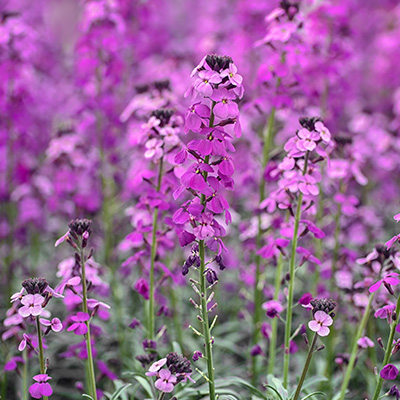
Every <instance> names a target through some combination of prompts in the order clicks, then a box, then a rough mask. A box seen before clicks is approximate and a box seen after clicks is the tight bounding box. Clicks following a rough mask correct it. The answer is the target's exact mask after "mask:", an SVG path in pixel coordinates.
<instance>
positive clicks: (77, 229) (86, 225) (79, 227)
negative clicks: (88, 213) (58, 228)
mask: <svg viewBox="0 0 400 400" xmlns="http://www.w3.org/2000/svg"><path fill="white" fill-rule="evenodd" d="M68 226H69V230H70V233H71V234H72V235H73V234H75V235H76V236H82V235H83V234H84V233H85V232H87V235H90V234H91V233H92V221H91V220H90V219H79V218H78V219H75V220H73V221H71V222H70V223H69V224H68ZM88 237H89V236H87V238H88Z"/></svg>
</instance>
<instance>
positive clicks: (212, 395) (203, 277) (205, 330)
mask: <svg viewBox="0 0 400 400" xmlns="http://www.w3.org/2000/svg"><path fill="white" fill-rule="evenodd" d="M199 257H200V270H199V281H200V293H201V299H200V301H201V317H202V320H203V321H202V324H203V335H204V344H205V352H206V359H207V370H208V374H207V375H208V388H209V394H210V400H215V384H214V365H213V354H212V343H211V340H212V339H211V334H210V324H209V321H208V311H207V289H206V275H205V273H204V271H205V254H204V240H200V242H199Z"/></svg>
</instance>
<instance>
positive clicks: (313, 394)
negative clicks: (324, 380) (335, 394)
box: [301, 392, 326, 400]
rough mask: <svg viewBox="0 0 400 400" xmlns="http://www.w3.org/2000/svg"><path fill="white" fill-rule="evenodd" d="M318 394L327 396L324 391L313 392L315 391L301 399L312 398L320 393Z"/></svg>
mask: <svg viewBox="0 0 400 400" xmlns="http://www.w3.org/2000/svg"><path fill="white" fill-rule="evenodd" d="M318 394H319V395H321V396H324V397H326V394H325V393H324V392H313V393H310V394H309V395H307V396H306V397H303V398H302V399H301V400H306V399H310V398H311V397H312V396H315V395H318Z"/></svg>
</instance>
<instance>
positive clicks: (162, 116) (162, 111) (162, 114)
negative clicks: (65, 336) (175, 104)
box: [151, 108, 174, 128]
mask: <svg viewBox="0 0 400 400" xmlns="http://www.w3.org/2000/svg"><path fill="white" fill-rule="evenodd" d="M173 114H174V110H172V109H170V108H159V109H158V110H154V111H153V112H152V113H151V116H152V117H156V118H157V119H158V120H159V121H160V127H161V128H162V127H163V126H165V125H167V124H168V122H169V120H170V119H171V117H172V115H173Z"/></svg>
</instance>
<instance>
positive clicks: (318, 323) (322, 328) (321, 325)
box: [308, 311, 333, 336]
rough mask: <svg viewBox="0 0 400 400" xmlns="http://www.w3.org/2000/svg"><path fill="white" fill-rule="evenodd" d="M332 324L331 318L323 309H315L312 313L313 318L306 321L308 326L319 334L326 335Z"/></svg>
mask: <svg viewBox="0 0 400 400" xmlns="http://www.w3.org/2000/svg"><path fill="white" fill-rule="evenodd" d="M332 324H333V319H332V317H330V316H329V315H328V314H327V313H326V312H324V311H317V312H316V313H315V314H314V320H313V321H310V322H309V323H308V327H309V328H310V329H311V330H312V331H313V332H317V333H318V335H319V336H328V335H329V332H330V330H329V328H328V326H331V325H332Z"/></svg>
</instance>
